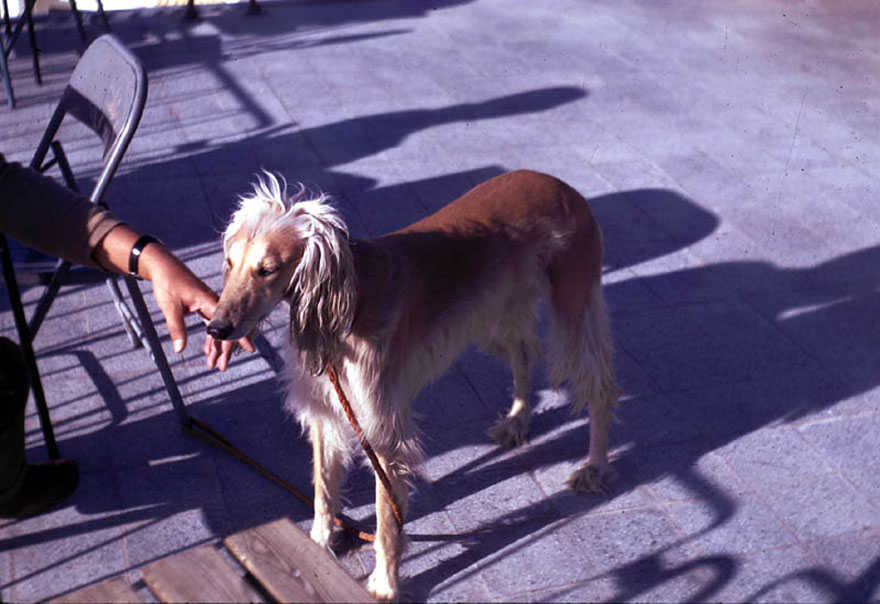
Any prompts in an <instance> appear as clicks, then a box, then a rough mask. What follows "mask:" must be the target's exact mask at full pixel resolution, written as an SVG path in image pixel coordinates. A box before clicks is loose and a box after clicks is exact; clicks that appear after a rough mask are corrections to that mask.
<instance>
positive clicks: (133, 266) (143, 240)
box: [128, 235, 161, 279]
mask: <svg viewBox="0 0 880 604" xmlns="http://www.w3.org/2000/svg"><path fill="white" fill-rule="evenodd" d="M151 243H161V242H160V241H159V240H158V239H156V238H155V237H153V236H152V235H141V236H140V238H138V240H137V241H135V242H134V246H133V247H132V248H131V252H130V253H129V255H128V274H130V275H131V276H132V277H137V278H138V279H140V278H141V277H140V275H139V274H138V261H139V260H140V258H141V254H142V253H143V251H144V248H145V247H147V246H148V245H150V244H151Z"/></svg>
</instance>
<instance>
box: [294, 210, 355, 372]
mask: <svg viewBox="0 0 880 604" xmlns="http://www.w3.org/2000/svg"><path fill="white" fill-rule="evenodd" d="M293 211H294V212H295V213H297V214H299V216H297V220H296V222H297V223H298V224H300V225H303V226H304V227H305V228H304V229H303V232H301V234H300V236H301V237H302V242H303V245H304V249H303V255H302V258H301V260H300V262H299V265H298V266H297V268H296V271H295V272H294V274H293V278H292V279H291V287H290V290H289V294H290V340H291V344H293V346H294V348H295V349H296V351H297V354H298V355H299V359H300V362H301V363H302V364H303V366H304V368H305V369H307V370H308V371H309V372H311V373H312V374H313V375H318V374H320V373H322V372H323V371H324V368H325V366H326V365H327V363H328V362H330V361H332V360H333V359H334V357H335V356H336V354H337V352H338V350H339V348H340V346H341V344H342V340H343V338H345V336H347V335H348V332H349V331H350V330H351V325H352V322H353V320H354V310H355V304H356V296H357V291H356V283H355V272H354V262H353V260H352V256H351V248H350V247H349V242H348V229H347V228H346V226H345V223H344V222H343V220H342V218H341V217H340V216H339V214H338V213H337V212H336V211H335V210H333V208H331V207H330V206H329V205H327V204H325V203H323V202H322V201H319V200H316V201H308V202H301V203H298V204H296V206H294V208H293Z"/></svg>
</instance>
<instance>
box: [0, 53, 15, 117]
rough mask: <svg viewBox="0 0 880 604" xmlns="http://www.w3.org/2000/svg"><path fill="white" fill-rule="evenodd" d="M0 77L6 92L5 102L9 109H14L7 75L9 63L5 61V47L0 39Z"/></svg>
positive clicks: (13, 100)
mask: <svg viewBox="0 0 880 604" xmlns="http://www.w3.org/2000/svg"><path fill="white" fill-rule="evenodd" d="M0 79H2V80H3V90H4V92H6V103H7V104H8V105H9V108H10V109H15V94H13V92H12V79H11V77H10V75H9V65H8V64H7V63H6V49H5V48H3V41H2V40H0Z"/></svg>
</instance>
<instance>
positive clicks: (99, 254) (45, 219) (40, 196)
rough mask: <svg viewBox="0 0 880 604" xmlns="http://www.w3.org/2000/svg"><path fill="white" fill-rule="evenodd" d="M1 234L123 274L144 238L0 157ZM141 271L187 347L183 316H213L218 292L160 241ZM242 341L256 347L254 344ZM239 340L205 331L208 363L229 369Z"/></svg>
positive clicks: (147, 251) (148, 250)
mask: <svg viewBox="0 0 880 604" xmlns="http://www.w3.org/2000/svg"><path fill="white" fill-rule="evenodd" d="M0 232H3V233H4V234H6V235H9V236H10V237H12V238H14V239H16V240H18V241H21V242H22V243H24V244H25V245H28V246H31V247H34V248H36V249H39V250H41V251H44V252H46V253H49V254H52V255H53V256H58V257H61V258H65V259H67V260H69V261H71V262H74V263H76V264H82V265H86V266H99V267H101V268H103V269H105V270H108V271H112V272H115V273H120V274H125V273H127V272H128V258H129V254H130V253H131V248H132V246H133V245H134V243H135V241H136V240H137V239H138V237H139V235H138V233H137V232H135V231H134V230H133V229H131V228H130V227H128V226H127V225H125V224H124V223H122V222H121V221H120V220H119V219H118V218H117V217H116V216H114V215H113V214H112V213H111V212H109V211H107V210H105V209H103V208H101V207H99V206H96V205H94V204H92V203H91V202H90V201H89V200H88V199H86V198H85V197H82V196H81V195H79V194H77V193H75V192H73V191H71V190H70V189H68V188H67V187H64V186H62V185H60V184H58V183H56V182H55V181H54V180H52V179H51V178H48V177H46V176H43V175H42V174H40V173H39V172H36V171H35V170H31V169H29V168H25V167H23V166H21V165H20V164H17V163H7V162H6V161H5V159H4V158H3V156H2V154H0ZM139 273H140V275H141V276H142V277H144V278H146V279H149V280H151V281H152V282H153V291H154V294H155V296H156V302H157V304H158V305H159V308H160V309H161V310H162V314H163V315H164V316H165V320H166V322H167V324H168V332H169V334H170V336H171V339H172V342H173V343H174V349H175V350H176V351H178V352H180V351H181V350H183V347H184V346H186V328H185V325H184V315H185V314H186V313H189V312H195V313H198V314H199V315H201V316H202V317H203V318H206V319H210V318H211V316H213V313H214V308H215V306H216V304H217V299H218V298H217V295H216V294H215V293H214V292H213V291H211V289H210V288H208V287H207V286H206V285H205V284H204V283H202V282H201V281H200V280H199V279H198V278H197V277H196V276H195V275H194V274H193V273H192V272H191V271H190V270H189V269H188V268H187V267H186V265H184V264H183V263H182V262H181V261H180V260H178V259H177V258H176V257H175V256H174V255H173V254H172V253H171V252H169V251H168V250H167V249H165V247H164V246H162V245H161V244H158V243H156V244H150V245H147V246H146V247H145V248H144V251H143V254H142V256H141V258H140V262H139ZM239 343H240V344H241V346H242V347H243V348H245V349H246V350H250V351H253V346H252V344H251V343H250V341H246V340H245V339H242V340H241V341H240V342H239ZM233 349H234V344H233V343H230V342H227V343H224V344H222V345H221V344H220V343H218V342H215V341H214V340H213V338H211V337H210V336H207V335H206V341H205V354H206V357H207V364H208V366H209V367H211V368H214V367H217V368H219V369H220V370H221V371H223V370H225V369H226V367H227V366H228V363H229V358H230V355H231V354H232V351H233Z"/></svg>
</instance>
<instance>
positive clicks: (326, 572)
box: [223, 518, 375, 602]
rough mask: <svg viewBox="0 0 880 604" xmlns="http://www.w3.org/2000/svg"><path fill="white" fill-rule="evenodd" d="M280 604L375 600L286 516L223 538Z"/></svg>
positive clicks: (233, 552) (240, 560) (229, 548)
mask: <svg viewBox="0 0 880 604" xmlns="http://www.w3.org/2000/svg"><path fill="white" fill-rule="evenodd" d="M223 544H224V545H225V546H226V548H227V549H228V550H229V551H230V552H232V555H233V556H235V557H236V558H237V559H238V561H239V562H241V564H242V565H243V566H244V567H245V568H246V569H248V571H249V572H250V573H251V574H252V575H253V576H254V577H255V578H256V579H257V581H259V582H260V584H261V585H262V586H263V588H265V589H266V591H268V592H269V595H271V596H272V597H273V598H274V599H276V600H278V601H279V602H316V601H321V602H374V601H375V600H374V599H373V597H372V596H370V594H369V593H368V592H367V590H366V589H364V588H363V587H362V586H361V585H360V584H359V583H358V582H357V581H355V580H354V579H352V578H351V577H350V576H349V575H348V573H347V572H346V571H345V569H344V568H343V567H342V565H341V564H339V561H338V560H336V559H335V558H333V556H332V555H331V554H330V553H329V552H327V551H325V550H324V549H323V548H321V547H320V546H319V545H318V544H317V543H315V542H314V541H312V540H311V539H310V538H309V537H308V535H306V534H305V533H304V532H303V531H302V530H300V528H299V527H298V526H296V525H295V524H293V523H292V522H291V521H290V520H288V519H286V518H283V519H280V520H275V521H274V522H269V523H267V524H263V525H261V526H258V527H255V528H252V529H248V530H246V531H242V532H240V533H236V534H235V535H230V536H229V537H227V538H226V539H224V540H223Z"/></svg>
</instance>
